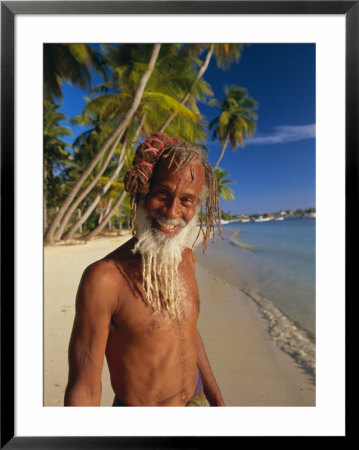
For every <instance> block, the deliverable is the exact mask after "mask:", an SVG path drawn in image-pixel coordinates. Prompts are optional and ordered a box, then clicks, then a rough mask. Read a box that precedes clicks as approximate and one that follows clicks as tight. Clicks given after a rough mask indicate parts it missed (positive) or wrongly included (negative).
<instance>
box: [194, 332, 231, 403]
mask: <svg viewBox="0 0 359 450" xmlns="http://www.w3.org/2000/svg"><path fill="white" fill-rule="evenodd" d="M197 367H198V370H199V373H200V375H201V379H202V383H203V390H204V393H205V395H206V397H207V399H208V401H209V404H210V405H211V406H225V405H224V401H223V398H222V394H221V391H220V390H219V387H218V384H217V382H216V380H215V378H214V375H213V372H212V369H211V366H210V365H209V361H208V357H207V354H206V351H205V349H204V345H203V342H202V339H201V336H200V334H199V331H198V330H197Z"/></svg>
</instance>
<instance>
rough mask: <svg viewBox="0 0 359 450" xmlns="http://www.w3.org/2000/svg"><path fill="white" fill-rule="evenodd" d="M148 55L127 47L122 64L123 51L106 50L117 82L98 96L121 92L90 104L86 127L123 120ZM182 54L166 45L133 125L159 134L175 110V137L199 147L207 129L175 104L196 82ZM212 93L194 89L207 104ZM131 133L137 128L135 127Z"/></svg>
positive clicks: (65, 220)
mask: <svg viewBox="0 0 359 450" xmlns="http://www.w3.org/2000/svg"><path fill="white" fill-rule="evenodd" d="M150 49H151V46H150V45H145V46H144V45H140V46H139V45H133V46H126V47H125V50H126V52H125V53H129V56H130V58H129V62H130V63H128V61H127V59H126V58H123V55H122V53H121V51H123V46H119V47H113V46H108V47H106V48H105V54H106V55H108V56H107V57H108V58H109V60H110V62H111V65H112V66H113V68H114V72H115V74H116V77H115V81H114V82H113V83H112V84H110V83H106V84H105V85H104V86H102V88H101V87H98V88H97V90H99V91H101V92H102V91H103V90H105V91H106V90H113V89H114V88H115V87H116V86H115V84H114V83H115V82H116V83H118V90H119V92H115V93H111V92H110V93H105V94H101V95H100V96H98V97H96V98H95V99H93V100H91V101H89V102H88V104H87V106H86V107H85V109H84V111H83V114H82V119H83V121H84V122H88V121H89V120H91V117H94V116H101V117H102V118H105V117H107V118H108V119H107V121H110V122H111V120H112V119H113V118H116V117H117V116H118V115H120V114H123V110H124V108H126V106H127V104H128V102H129V100H130V99H131V97H133V95H134V92H135V89H136V86H137V85H136V83H138V78H139V76H138V74H137V72H138V71H139V70H140V71H143V70H144V67H145V64H144V61H145V60H146V59H145V58H146V57H147V56H148V51H149V50H150ZM181 52H182V53H183V49H180V48H179V46H178V44H175V45H174V44H171V45H166V46H162V48H161V53H160V55H159V57H158V59H157V62H156V65H155V66H154V69H153V73H152V76H151V78H150V79H149V80H148V83H147V85H146V89H145V91H144V92H143V95H142V99H141V102H140V104H139V106H138V108H137V110H136V113H135V114H134V116H133V119H132V121H131V124H132V123H133V122H135V121H140V123H139V125H138V127H137V129H138V131H141V133H142V135H143V134H146V133H148V134H150V133H153V132H154V131H155V130H157V127H158V121H159V120H160V121H161V122H162V120H163V119H162V118H163V116H164V115H169V114H170V113H171V111H172V110H176V111H177V113H178V117H179V118H180V119H181V120H180V121H179V124H177V125H178V126H177V128H176V129H175V133H173V134H174V135H177V136H178V135H179V137H183V136H184V137H185V138H186V140H189V141H191V142H196V141H198V140H199V139H203V138H204V134H203V132H202V131H201V130H202V129H204V124H203V122H202V121H201V120H199V117H200V114H199V111H197V110H195V111H194V112H193V111H191V110H189V109H188V108H186V107H185V106H183V105H182V104H181V103H180V102H178V101H177V100H176V99H175V98H173V96H174V95H175V94H178V92H185V91H186V90H188V87H189V86H190V84H191V83H192V78H193V76H194V75H193V74H192V72H191V70H190V67H188V66H189V65H190V64H192V63H191V58H189V57H188V56H187V57H186V52H184V53H183V54H181ZM125 56H126V55H125ZM179 56H180V58H179ZM127 57H128V55H127ZM130 69H131V70H130ZM209 92H210V91H209V90H208V88H207V85H206V83H205V82H203V83H198V85H197V88H196V95H197V96H200V97H201V98H204V95H206V94H207V93H209ZM192 109H194V108H192ZM158 118H159V119H158ZM156 121H157V122H156ZM131 127H133V124H132V125H131ZM121 136H122V135H121ZM121 136H119V137H118V139H117V140H116V141H115V143H114V144H113V145H114V146H117V144H118V143H119V139H120V138H121ZM112 154H113V152H112V151H110V152H109V153H108V155H107V158H106V161H105V163H104V165H103V167H104V168H105V167H106V166H108V164H109V162H110V159H111V157H112ZM122 154H123V155H124V152H122ZM121 160H122V162H121ZM121 164H122V165H123V158H121V157H120V159H119V163H118V166H117V168H116V170H115V172H114V173H113V175H112V176H111V177H110V179H109V181H108V183H107V184H106V185H105V186H104V187H103V189H101V192H99V193H98V195H97V196H96V199H95V200H96V201H95V203H96V202H97V203H98V202H99V201H100V199H101V196H103V195H104V194H105V193H106V191H107V190H108V188H109V186H111V183H112V182H113V180H114V179H115V178H116V177H117V176H118V173H119V171H120V170H121V167H122V165H121ZM101 172H102V171H101ZM95 178H96V179H97V180H98V179H99V177H98V176H96V177H95ZM96 179H94V180H93V181H92V182H91V183H90V184H89V185H88V186H87V187H86V189H85V190H83V191H82V192H81V194H80V195H79V196H78V197H77V199H76V201H74V202H73V204H72V205H71V206H70V208H69V209H68V210H67V212H66V214H65V215H64V216H63V219H62V221H61V225H60V226H59V228H58V230H57V231H56V232H55V235H54V238H55V239H60V238H61V236H62V234H63V232H64V230H65V227H66V224H67V223H68V221H69V219H70V218H71V216H72V214H73V212H74V211H75V209H76V207H77V206H78V205H79V203H80V202H81V201H83V200H84V199H85V198H86V196H87V195H88V194H89V192H90V191H91V189H93V188H94V187H95V183H96ZM97 203H96V204H97ZM96 204H93V205H91V206H90V207H89V208H88V210H87V211H86V213H85V214H84V215H83V216H82V217H81V218H80V220H79V221H78V222H81V223H83V222H84V220H86V218H87V217H88V216H89V214H90V213H91V212H90V209H91V210H93V209H94V208H95V207H96ZM77 225H79V226H80V223H76V224H75V225H74V226H73V227H72V228H71V230H70V232H69V233H67V234H66V235H65V239H70V238H71V237H72V236H73V234H74V232H75V231H76V230H77V229H78V228H79V226H77ZM75 227H77V228H75Z"/></svg>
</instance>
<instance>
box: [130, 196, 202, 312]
mask: <svg viewBox="0 0 359 450" xmlns="http://www.w3.org/2000/svg"><path fill="white" fill-rule="evenodd" d="M196 223H197V214H195V216H194V217H193V219H192V220H191V221H190V222H188V224H187V225H185V226H184V227H183V228H181V229H180V230H179V231H178V232H176V234H175V235H168V234H167V233H164V232H162V231H160V230H158V229H156V228H153V227H152V222H151V219H150V218H149V216H148V212H147V211H146V209H145V207H144V204H143V201H141V202H139V204H138V207H137V212H136V221H135V231H136V237H137V243H136V245H135V247H134V249H133V253H137V252H139V253H140V254H141V259H142V278H143V281H142V285H143V289H144V291H145V295H146V300H147V302H148V304H149V305H150V306H151V307H152V308H153V309H154V310H155V311H163V310H166V311H168V312H169V314H170V316H171V317H172V318H177V319H179V318H180V316H181V314H180V309H179V299H180V295H179V294H180V277H179V273H178V265H179V263H180V262H181V260H182V252H183V250H185V249H186V248H191V247H192V246H193V244H194V242H195V240H196V238H197V236H198V228H197V227H196Z"/></svg>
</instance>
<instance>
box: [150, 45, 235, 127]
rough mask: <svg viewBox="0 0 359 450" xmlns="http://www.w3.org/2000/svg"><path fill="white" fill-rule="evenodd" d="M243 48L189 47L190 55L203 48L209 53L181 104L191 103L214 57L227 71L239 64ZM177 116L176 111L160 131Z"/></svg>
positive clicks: (220, 46)
mask: <svg viewBox="0 0 359 450" xmlns="http://www.w3.org/2000/svg"><path fill="white" fill-rule="evenodd" d="M242 47H243V46H242V44H205V45H203V44H192V45H191V46H189V52H190V53H191V52H193V53H194V54H196V55H198V54H200V53H201V52H202V50H203V48H206V49H207V52H206V56H205V58H204V60H203V61H202V62H201V64H200V68H199V70H198V72H197V74H196V76H195V78H194V80H193V83H192V84H191V86H190V88H189V90H188V91H187V92H186V93H185V95H184V96H183V97H182V99H181V104H182V105H186V104H187V103H188V102H189V100H190V98H191V95H192V94H193V92H194V90H195V89H196V87H197V85H198V83H199V81H200V80H201V78H202V77H203V75H204V73H205V72H206V70H207V69H208V66H209V63H210V61H211V58H212V56H213V55H214V56H215V58H216V62H217V66H218V67H220V68H222V69H224V70H226V69H228V68H229V66H230V65H231V63H232V62H233V61H236V62H238V60H239V58H240V56H241V52H242ZM176 115H177V112H176V111H174V112H173V113H172V114H171V115H170V116H169V117H168V118H167V119H166V121H165V122H164V123H163V124H162V126H161V127H160V129H159V131H161V132H164V131H165V130H166V129H167V127H168V126H169V124H170V123H171V122H172V120H173V119H174V118H175V117H176Z"/></svg>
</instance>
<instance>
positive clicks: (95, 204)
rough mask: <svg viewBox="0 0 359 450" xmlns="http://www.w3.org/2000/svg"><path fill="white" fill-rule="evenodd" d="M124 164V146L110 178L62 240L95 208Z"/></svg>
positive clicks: (67, 238) (68, 236) (72, 233)
mask: <svg viewBox="0 0 359 450" xmlns="http://www.w3.org/2000/svg"><path fill="white" fill-rule="evenodd" d="M124 145H125V144H124ZM124 164H125V151H124V148H123V149H122V154H121V157H120V159H119V161H118V164H117V167H116V169H115V171H114V172H113V174H112V176H111V178H110V179H109V180H108V181H107V183H106V184H105V186H104V187H103V188H102V189H101V192H100V193H99V194H98V195H97V196H96V197H95V199H94V200H93V201H92V202H91V205H90V206H89V207H88V208H87V210H86V212H85V213H84V214H83V215H82V216H81V218H80V219H79V220H78V221H77V222H76V223H75V224H74V225H73V226H72V228H71V229H70V231H69V232H68V233H66V235H65V236H64V240H65V241H66V240H69V239H72V237H73V235H74V234H75V233H76V230H78V229H79V228H80V226H81V225H82V224H83V223H84V222H85V221H86V220H87V219H88V217H89V216H90V214H91V213H92V211H93V210H94V209H95V208H96V206H97V205H98V204H99V203H100V201H101V199H102V197H103V196H104V195H105V194H106V192H107V191H108V189H109V188H110V187H111V185H112V183H113V181H115V180H116V179H117V178H118V176H119V174H120V171H121V169H122V167H123V166H124Z"/></svg>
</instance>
